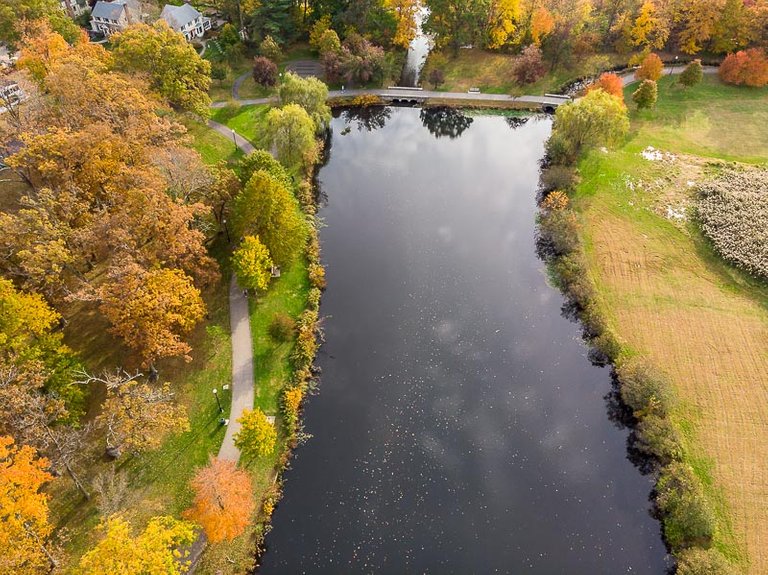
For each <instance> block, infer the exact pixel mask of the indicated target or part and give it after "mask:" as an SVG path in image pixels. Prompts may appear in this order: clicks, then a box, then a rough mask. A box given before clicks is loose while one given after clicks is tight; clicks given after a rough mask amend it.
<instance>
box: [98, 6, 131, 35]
mask: <svg viewBox="0 0 768 575" xmlns="http://www.w3.org/2000/svg"><path fill="white" fill-rule="evenodd" d="M138 22H141V7H140V5H139V2H138V0H113V1H112V2H106V1H105V0H99V1H98V2H96V4H95V5H94V6H93V9H92V10H91V30H93V31H94V32H101V33H102V34H104V35H105V36H111V35H112V34H114V33H115V32H120V31H122V30H125V29H126V28H127V27H128V26H130V25H131V24H136V23H138Z"/></svg>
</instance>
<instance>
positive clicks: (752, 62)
mask: <svg viewBox="0 0 768 575" xmlns="http://www.w3.org/2000/svg"><path fill="white" fill-rule="evenodd" d="M718 74H719V75H720V79H721V80H722V81H723V82H725V83H726V84H734V85H736V86H753V87H757V88H759V87H762V86H765V85H766V84H768V58H767V57H766V55H765V52H764V51H763V50H761V49H759V48H751V49H749V50H740V51H739V52H736V53H735V54H728V56H727V57H726V58H725V60H723V63H722V64H720V69H719V70H718Z"/></svg>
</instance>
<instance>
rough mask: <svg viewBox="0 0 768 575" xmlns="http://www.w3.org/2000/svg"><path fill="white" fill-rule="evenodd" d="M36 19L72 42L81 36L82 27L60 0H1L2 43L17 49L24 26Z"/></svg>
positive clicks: (0, 37)
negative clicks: (71, 16) (62, 6)
mask: <svg viewBox="0 0 768 575" xmlns="http://www.w3.org/2000/svg"><path fill="white" fill-rule="evenodd" d="M34 21H44V22H45V23H46V24H47V25H48V26H49V27H50V28H51V29H52V30H54V31H56V32H57V33H58V34H60V35H61V36H62V37H63V38H64V39H65V40H67V41H68V42H70V43H73V42H75V41H77V40H78V39H79V38H80V29H79V28H78V26H77V24H75V23H74V22H73V21H72V19H71V18H70V17H69V16H67V14H66V13H65V12H64V11H63V10H62V9H61V4H60V3H59V2H58V0H0V43H5V44H8V45H9V47H10V48H11V49H12V50H13V49H15V48H16V47H17V45H18V44H19V43H20V40H21V36H22V34H23V32H24V28H25V27H26V26H27V25H28V24H29V23H30V22H34Z"/></svg>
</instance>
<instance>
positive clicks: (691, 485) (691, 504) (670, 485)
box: [656, 462, 715, 551]
mask: <svg viewBox="0 0 768 575" xmlns="http://www.w3.org/2000/svg"><path fill="white" fill-rule="evenodd" d="M656 491H657V498H656V504H657V505H658V507H659V510H660V511H661V513H662V515H663V524H664V536H665V537H666V540H667V543H669V546H670V547H671V548H672V550H673V551H680V550H681V549H685V548H688V547H694V546H697V547H704V548H708V547H709V546H710V545H711V544H712V537H713V536H714V534H715V516H714V513H713V512H712V509H711V507H710V505H709V502H708V501H707V499H706V497H705V496H704V491H703V489H702V486H701V482H700V481H699V479H698V478H697V477H696V475H695V474H694V472H693V469H692V468H691V467H690V466H689V465H686V464H684V463H680V462H674V463H672V464H670V465H668V466H667V467H665V468H664V469H663V470H662V472H661V475H660V477H659V481H658V483H657V484H656Z"/></svg>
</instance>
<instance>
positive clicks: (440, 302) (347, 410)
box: [261, 108, 665, 575]
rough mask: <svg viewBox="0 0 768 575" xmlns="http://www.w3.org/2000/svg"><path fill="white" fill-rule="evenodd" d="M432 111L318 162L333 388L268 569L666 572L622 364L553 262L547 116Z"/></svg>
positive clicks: (323, 399) (328, 375)
mask: <svg viewBox="0 0 768 575" xmlns="http://www.w3.org/2000/svg"><path fill="white" fill-rule="evenodd" d="M424 117H425V115H424V114H423V113H422V114H420V113H419V112H417V111H416V110H415V109H408V108H396V109H393V110H392V111H391V116H390V117H389V118H388V120H387V121H386V125H385V126H384V127H382V128H380V129H377V130H375V131H372V132H368V131H367V130H352V131H350V133H349V134H348V135H347V136H345V137H343V138H335V139H334V141H333V154H332V157H331V160H330V161H329V163H328V165H327V166H326V167H324V168H323V169H322V171H321V173H320V175H319V179H320V181H321V185H322V187H323V189H324V191H325V192H326V193H327V194H328V204H327V205H326V206H325V207H324V208H323V209H322V210H321V212H320V216H321V217H322V218H323V221H324V222H325V224H326V225H325V227H324V228H323V229H322V230H321V241H322V246H323V260H324V263H325V264H326V265H327V278H328V288H327V291H326V293H325V295H324V298H323V303H322V307H321V313H322V314H323V316H325V317H326V318H327V319H326V321H325V322H324V328H325V332H326V343H325V344H324V346H323V348H322V350H321V354H320V357H319V359H318V361H319V364H320V367H322V374H323V375H322V382H321V384H320V393H319V395H317V396H314V397H312V398H311V399H310V400H309V402H308V404H307V406H306V410H305V416H306V417H305V422H306V430H307V432H308V433H311V434H312V435H313V438H312V440H310V441H309V443H308V444H307V445H306V446H304V447H302V448H301V449H300V450H299V451H298V453H297V456H296V458H295V459H294V460H293V462H292V469H291V470H290V471H289V472H288V473H287V474H286V485H285V497H284V499H283V501H282V502H281V503H280V505H279V507H278V509H277V511H276V512H275V515H274V521H273V530H272V532H271V533H270V534H269V536H268V537H267V540H266V543H267V553H266V555H265V556H264V557H263V567H262V570H261V572H262V573H263V574H265V575H275V574H283V573H286V574H295V573H311V574H313V575H323V574H337V573H381V574H389V573H435V574H443V573H482V574H485V573H514V574H517V573H526V574H528V575H554V574H558V575H559V574H566V573H567V574H568V575H595V574H611V575H614V574H619V573H632V574H635V575H659V574H660V573H663V571H664V556H665V552H664V548H663V545H662V543H661V539H660V537H659V526H658V523H656V522H655V521H653V519H652V518H651V517H650V516H649V514H648V500H647V494H648V493H649V491H650V490H651V488H652V482H651V481H650V480H649V478H648V477H643V476H641V475H640V474H638V473H637V471H636V470H635V469H634V468H633V467H632V465H631V464H630V462H629V461H627V457H626V454H627V451H626V447H627V445H626V441H627V432H626V430H619V429H617V428H616V426H615V425H614V424H613V423H612V422H611V421H610V420H609V419H608V418H607V417H606V413H605V410H606V403H605V401H604V397H605V396H606V394H608V393H609V392H610V390H611V379H610V373H609V371H608V370H606V369H600V368H596V367H594V366H592V365H591V364H590V363H589V361H588V360H587V357H586V349H585V347H584V345H583V344H582V342H581V341H580V335H581V334H580V329H579V327H578V326H577V325H575V324H572V323H570V322H569V321H568V320H566V319H563V317H562V316H561V315H560V307H561V305H562V297H561V295H560V294H559V292H558V291H557V290H556V289H554V288H553V287H552V286H550V285H549V284H548V283H547V279H546V272H545V269H544V264H543V263H542V262H541V260H539V259H538V258H537V257H536V254H535V222H536V210H537V207H536V201H535V191H536V188H537V182H538V179H539V166H538V161H539V159H540V158H541V156H542V154H543V142H544V141H545V139H546V137H547V136H548V134H549V130H550V125H551V122H550V121H549V120H542V121H537V122H528V123H526V124H525V125H523V126H520V127H519V128H517V129H514V130H510V128H509V124H508V123H506V122H505V121H504V119H503V118H500V117H483V116H478V117H475V118H474V121H473V122H467V121H466V120H460V121H459V122H458V124H457V121H456V120H455V119H453V118H452V119H451V121H450V122H447V123H445V125H444V124H443V123H441V122H440V121H435V116H434V112H432V111H430V113H427V114H426V117H427V118H428V119H429V121H428V122H427V123H425V122H424ZM461 117H463V116H461ZM437 118H438V120H441V119H442V118H441V117H440V116H437ZM470 120H472V119H471V118H470ZM470 123H471V125H472V129H471V130H468V129H467V127H468V126H469V124H470ZM446 125H447V126H448V127H445V126H446ZM457 125H458V127H456V126H457ZM345 126H346V124H345V122H344V120H343V119H342V118H337V119H336V120H334V122H333V126H332V128H333V131H334V133H335V134H338V133H339V132H341V131H342V130H343V129H344V128H345ZM430 126H431V127H432V129H431V130H430V129H429V128H430ZM425 127H426V128H427V129H425ZM435 132H438V133H439V134H441V135H442V136H447V137H440V136H439V139H435ZM458 133H461V134H462V136H461V138H458V137H457V136H458ZM451 134H454V136H453V138H452V139H451ZM609 407H610V405H609Z"/></svg>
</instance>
